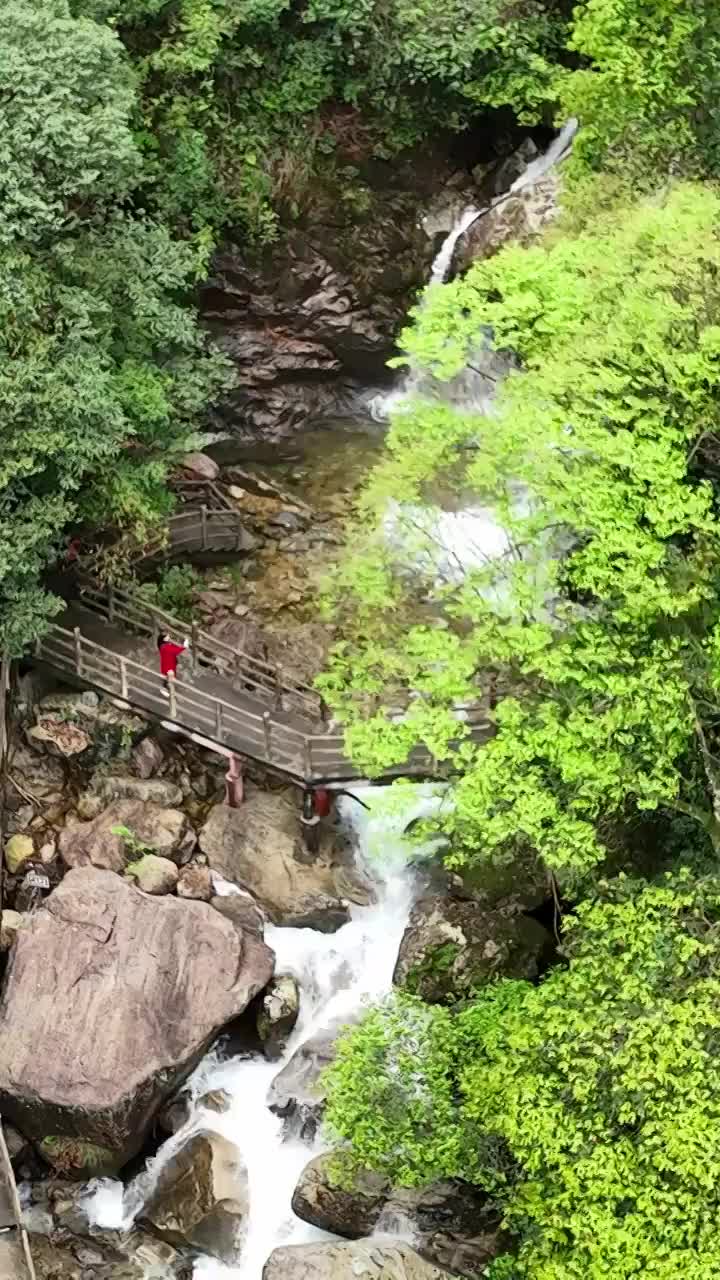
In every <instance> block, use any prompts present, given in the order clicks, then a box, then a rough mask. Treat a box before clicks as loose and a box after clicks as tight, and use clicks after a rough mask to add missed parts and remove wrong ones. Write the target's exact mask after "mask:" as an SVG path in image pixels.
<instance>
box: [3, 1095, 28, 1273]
mask: <svg viewBox="0 0 720 1280" xmlns="http://www.w3.org/2000/svg"><path fill="white" fill-rule="evenodd" d="M0 1189H2V1191H4V1193H5V1194H4V1195H3V1196H2V1199H3V1200H6V1201H7V1219H8V1220H7V1221H6V1222H5V1221H3V1222H2V1226H3V1227H6V1226H7V1227H10V1226H12V1227H14V1228H15V1230H16V1231H17V1242H18V1245H19V1252H20V1257H21V1258H22V1261H23V1262H24V1264H25V1272H26V1275H27V1280H36V1274H35V1267H34V1265H33V1260H32V1254H31V1252H30V1239H29V1237H28V1233H27V1229H26V1227H25V1222H24V1220H23V1214H22V1207H21V1204H20V1197H19V1195H18V1189H17V1183H16V1181H15V1174H14V1172H13V1167H12V1164H11V1162H10V1153H9V1151H8V1148H7V1143H6V1141H5V1134H4V1132H3V1127H2V1120H1V1119H0ZM18 1261H20V1258H18ZM13 1280H22V1277H21V1276H20V1275H18V1276H15V1277H13Z"/></svg>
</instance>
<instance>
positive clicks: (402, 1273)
mask: <svg viewBox="0 0 720 1280" xmlns="http://www.w3.org/2000/svg"><path fill="white" fill-rule="evenodd" d="M359 1276H362V1277H363V1280H451V1277H450V1275H449V1273H448V1272H447V1271H443V1270H441V1268H439V1267H435V1266H433V1264H432V1263H431V1262H425V1261H424V1259H423V1258H421V1257H420V1255H419V1254H417V1253H416V1252H415V1250H414V1249H411V1248H410V1245H409V1244H404V1243H402V1242H400V1241H397V1240H392V1241H381V1240H357V1241H353V1242H348V1241H344V1242H343V1243H341V1244H334V1243H333V1244H300V1245H283V1246H282V1247H281V1248H279V1249H274V1250H273V1252H272V1253H271V1254H270V1257H269V1259H268V1261H267V1262H266V1263H265V1266H264V1268H263V1280H358V1277H359Z"/></svg>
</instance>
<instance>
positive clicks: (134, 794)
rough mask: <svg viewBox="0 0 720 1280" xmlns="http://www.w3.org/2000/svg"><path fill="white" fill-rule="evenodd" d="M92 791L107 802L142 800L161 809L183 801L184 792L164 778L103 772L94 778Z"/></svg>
mask: <svg viewBox="0 0 720 1280" xmlns="http://www.w3.org/2000/svg"><path fill="white" fill-rule="evenodd" d="M91 789H92V791H94V792H95V794H96V795H98V796H100V797H101V799H102V800H104V801H105V802H106V803H110V802H111V801H113V800H140V801H142V803H143V804H156V805H158V806H159V807H160V808H161V809H173V808H175V807H176V806H177V805H179V804H182V802H183V793H182V790H181V788H180V787H178V786H177V785H176V784H175V783H174V782H166V781H165V779H164V778H131V777H126V776H125V775H123V774H114V773H111V774H102V775H100V776H99V777H97V776H96V777H95V778H93V781H92V788H91Z"/></svg>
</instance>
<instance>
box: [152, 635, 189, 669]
mask: <svg viewBox="0 0 720 1280" xmlns="http://www.w3.org/2000/svg"><path fill="white" fill-rule="evenodd" d="M184 651H185V645H184V644H173V643H172V641H170V640H166V641H165V644H161V645H160V648H159V650H158V652H159V654H160V671H161V674H162V675H164V676H168V675H170V672H171V671H172V672H173V674H174V673H175V672H176V671H177V660H178V657H179V655H180V654H181V653H183V652H184Z"/></svg>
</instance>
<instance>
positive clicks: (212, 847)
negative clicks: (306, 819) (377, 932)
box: [200, 791, 349, 933]
mask: <svg viewBox="0 0 720 1280" xmlns="http://www.w3.org/2000/svg"><path fill="white" fill-rule="evenodd" d="M200 848H201V849H202V851H203V853H205V854H207V857H208V861H209V863H210V867H211V869H212V870H213V871H215V872H217V873H218V874H219V875H221V876H223V877H224V878H225V879H227V880H230V881H232V882H233V883H234V884H238V885H241V886H242V887H244V888H245V889H247V890H249V892H250V893H252V895H253V897H254V898H256V899H257V900H258V902H259V903H260V904H261V906H263V907H264V908H265V910H266V911H267V913H268V915H269V916H270V918H271V920H272V921H273V922H274V923H275V924H283V925H289V926H295V927H298V928H300V927H307V928H311V929H319V930H321V931H322V932H324V933H333V932H334V931H335V930H336V929H338V928H339V927H340V926H341V925H342V924H344V923H345V922H346V921H347V920H348V919H349V912H348V906H347V903H346V902H344V901H343V900H342V899H341V898H339V897H338V895H337V892H336V890H335V884H334V880H333V874H332V869H331V867H330V866H328V865H327V863H325V862H321V861H316V862H313V863H312V865H303V864H302V863H301V862H300V861H299V858H303V857H306V856H307V855H306V853H305V850H304V847H303V845H302V841H301V835H300V819H299V809H298V807H297V806H293V805H291V804H289V803H288V802H287V801H286V800H284V799H283V798H282V797H281V796H278V795H271V794H269V793H266V792H261V791H259V792H256V793H255V794H254V795H251V796H249V797H248V799H247V800H246V801H245V803H244V804H243V805H241V807H240V808H239V809H230V808H228V807H227V806H226V805H216V806H215V807H214V808H213V809H212V810H211V811H210V814H209V816H208V819H207V822H206V823H205V826H204V827H203V828H202V831H201V833H200Z"/></svg>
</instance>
